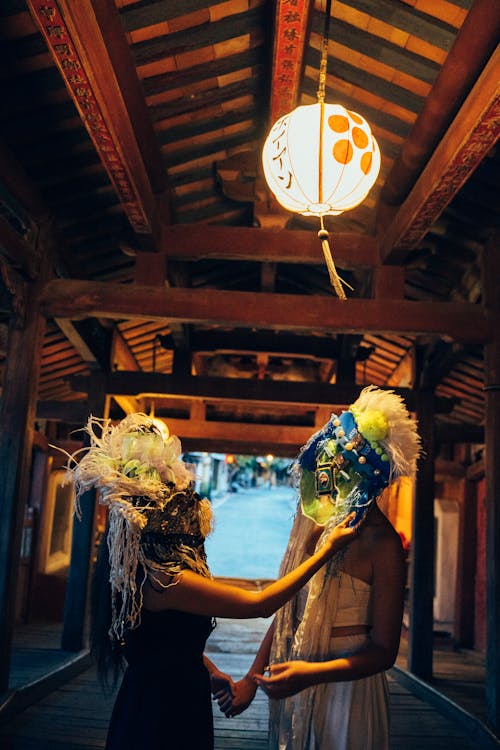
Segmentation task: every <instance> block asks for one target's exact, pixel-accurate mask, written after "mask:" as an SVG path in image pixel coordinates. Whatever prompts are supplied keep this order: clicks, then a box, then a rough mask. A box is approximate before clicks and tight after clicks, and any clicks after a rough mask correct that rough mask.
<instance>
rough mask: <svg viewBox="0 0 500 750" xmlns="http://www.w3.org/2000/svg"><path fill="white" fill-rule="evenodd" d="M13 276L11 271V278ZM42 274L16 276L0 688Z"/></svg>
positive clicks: (1, 485)
mask: <svg viewBox="0 0 500 750" xmlns="http://www.w3.org/2000/svg"><path fill="white" fill-rule="evenodd" d="M12 278H13V277H12V276H11V279H12ZM41 283H42V280H39V281H36V282H33V283H28V282H22V281H21V280H20V279H18V281H17V283H16V286H17V289H16V292H15V295H14V296H15V304H16V305H17V308H18V311H17V314H16V315H14V316H13V317H12V318H11V320H10V324H9V340H8V349H7V360H6V363H5V369H4V375H3V390H2V398H1V405H0V519H1V522H0V693H2V692H3V691H5V690H7V688H8V683H9V669H10V654H11V647H12V632H13V626H14V617H15V598H16V587H17V578H18V569H19V556H20V550H21V537H22V527H23V518H24V509H25V505H26V500H27V493H28V491H29V478H30V467H31V454H32V445H33V426H34V419H35V410H36V402H37V387H38V374H39V363H40V349H41V345H42V339H43V334H44V330H45V319H44V318H43V317H41V316H40V315H39V312H38V300H39V294H40V287H41Z"/></svg>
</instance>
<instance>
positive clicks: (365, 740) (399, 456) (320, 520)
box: [217, 386, 420, 750]
mask: <svg viewBox="0 0 500 750" xmlns="http://www.w3.org/2000/svg"><path fill="white" fill-rule="evenodd" d="M419 451H420V439H419V436H418V434H417V430H416V423H415V421H414V420H412V419H411V418H410V415H409V413H408V411H407V410H406V407H405V406H404V404H403V402H402V400H401V399H400V397H399V396H397V395H396V394H394V393H393V392H391V391H382V390H380V389H378V388H375V387H373V386H371V387H368V388H365V389H364V390H363V391H362V393H361V394H360V397H359V399H358V400H357V401H356V402H355V404H353V405H352V406H351V407H350V409H349V410H348V411H345V412H342V414H341V415H340V416H339V417H337V415H335V414H333V415H332V417H331V419H330V420H329V422H328V423H327V424H326V425H325V426H324V427H323V428H322V429H321V430H320V431H319V432H318V433H316V434H315V435H313V436H312V437H311V439H310V440H309V441H308V443H307V444H306V445H305V446H304V447H303V448H302V450H301V452H300V454H299V456H298V459H297V461H296V464H295V471H296V473H297V478H298V482H299V486H300V510H301V512H300V510H299V512H298V513H297V515H296V518H295V523H294V526H293V529H292V532H291V534H290V540H289V543H288V548H287V551H286V553H285V557H284V559H283V562H282V565H281V570H280V575H283V573H284V572H286V571H287V570H289V569H290V568H291V567H293V566H294V565H296V564H297V562H298V561H300V560H303V559H304V558H305V557H306V556H307V555H309V554H312V553H313V552H314V550H315V549H319V548H320V547H321V545H322V544H323V543H324V539H325V538H326V537H325V535H326V534H327V530H328V529H330V528H331V527H332V525H335V524H337V523H339V521H340V520H342V519H343V518H345V517H346V515H348V514H349V513H351V512H352V511H353V510H354V511H356V513H357V515H356V520H358V519H359V518H362V517H363V518H364V520H363V522H362V524H361V525H360V526H359V527H358V536H357V538H356V539H355V540H354V541H353V542H352V543H351V545H350V546H349V547H348V548H346V550H345V551H343V552H341V553H340V554H338V555H337V556H336V557H334V558H333V559H332V561H331V562H330V563H329V565H327V566H326V567H325V568H324V569H323V570H322V571H320V572H319V573H317V574H316V575H315V576H314V577H313V578H312V579H311V581H310V583H309V585H308V586H307V587H306V588H304V589H302V591H301V592H299V594H298V595H297V596H296V597H295V598H294V599H293V600H292V601H291V602H289V603H288V604H287V605H285V606H284V607H283V608H282V610H280V611H279V612H278V614H277V616H276V618H275V620H274V622H273V624H272V625H271V627H270V628H269V631H268V633H267V634H266V636H265V637H264V639H263V641H262V644H261V646H260V649H259V651H258V653H257V655H256V657H255V660H254V662H253V664H252V666H251V667H250V670H249V672H248V673H247V675H246V676H245V677H244V678H243V679H242V680H240V681H239V682H237V683H236V684H235V687H234V691H233V695H229V694H228V693H227V692H226V693H224V692H222V691H221V692H220V693H219V694H218V695H217V698H218V701H219V706H220V708H221V710H222V711H223V712H224V713H225V714H226V715H227V716H236V715H237V714H239V713H241V712H242V711H244V710H245V708H246V707H247V706H248V705H249V704H250V702H251V701H252V700H253V697H254V695H255V692H256V689H257V686H258V685H260V686H261V687H262V688H263V689H264V690H265V692H266V693H267V694H268V695H269V697H270V698H271V699H272V700H271V702H270V722H269V736H270V740H269V747H270V748H271V749H272V750H387V748H388V747H389V703H388V690H387V682H386V677H385V671H386V670H387V669H389V668H390V667H391V666H392V665H393V663H394V661H395V659H396V655H397V652H398V647H399V638H400V632H401V621H402V614H403V597H404V585H405V564H404V556H403V550H402V545H401V540H400V537H399V534H398V533H397V532H396V531H395V529H394V527H393V526H392V525H391V523H390V522H389V520H388V519H387V518H386V516H385V515H384V514H383V513H382V511H381V510H380V509H379V507H378V505H377V502H376V501H377V498H378V497H379V496H380V494H381V493H382V491H383V489H384V488H385V487H387V486H388V485H389V484H390V483H391V482H392V481H393V480H394V479H395V478H396V477H398V476H403V475H411V474H412V473H413V471H414V469H415V464H416V459H417V457H418V454H419ZM268 664H270V665H271V666H269V667H268V666H267V665H268ZM277 699H282V700H277Z"/></svg>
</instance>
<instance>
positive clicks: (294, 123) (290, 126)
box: [262, 103, 380, 216]
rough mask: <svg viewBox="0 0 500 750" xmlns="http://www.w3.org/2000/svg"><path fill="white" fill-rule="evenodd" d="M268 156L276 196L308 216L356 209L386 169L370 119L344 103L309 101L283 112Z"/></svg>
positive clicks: (269, 177) (268, 146) (265, 151)
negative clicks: (320, 176)
mask: <svg viewBox="0 0 500 750" xmlns="http://www.w3.org/2000/svg"><path fill="white" fill-rule="evenodd" d="M322 107H323V109H322ZM322 111H323V128H322V132H323V143H322V149H321V154H322V159H321V161H322V163H321V165H320V164H319V155H320V148H319V145H320V144H319V139H320V131H321V128H320V117H321V112H322ZM262 160H263V167H264V174H265V177H266V181H267V184H268V185H269V188H270V189H271V191H272V192H273V193H274V195H275V196H276V200H277V201H278V202H279V203H280V204H281V205H282V206H283V207H284V208H286V209H287V210H288V211H294V212H295V213H300V214H304V215H305V216H322V215H326V214H340V213H342V212H343V211H347V210H349V209H351V208H354V207H355V206H357V205H358V204H359V203H361V201H362V200H363V199H364V198H365V197H366V195H367V194H368V192H369V191H370V189H371V188H372V186H373V184H374V183H375V180H376V179H377V176H378V173H379V169H380V151H379V148H378V145H377V142H376V140H375V138H374V137H373V135H372V132H371V130H370V127H369V125H368V123H367V122H366V120H364V118H363V117H361V115H358V114H357V113H356V112H351V111H349V110H347V109H345V108H344V107H342V106H341V105H340V104H323V105H321V104H319V103H318V104H311V105H306V106H302V107H297V109H295V110H294V111H293V112H290V113H289V114H287V115H284V116H283V117H281V118H280V119H279V120H278V121H277V122H276V123H275V125H274V126H273V127H272V129H271V131H270V133H269V135H268V137H267V139H266V142H265V144H264V149H263V152H262ZM320 174H321V175H322V178H321V179H322V182H321V186H320V184H319V179H320V178H319V175H320ZM320 196H321V198H322V200H321V201H320Z"/></svg>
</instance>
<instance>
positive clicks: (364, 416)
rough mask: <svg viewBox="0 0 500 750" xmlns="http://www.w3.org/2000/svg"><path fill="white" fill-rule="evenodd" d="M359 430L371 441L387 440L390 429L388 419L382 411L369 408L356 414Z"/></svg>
mask: <svg viewBox="0 0 500 750" xmlns="http://www.w3.org/2000/svg"><path fill="white" fill-rule="evenodd" d="M356 423H357V425H358V430H359V431H360V433H361V434H362V435H363V437H364V438H365V440H368V442H369V443H377V442H378V441H379V440H385V438H386V437H387V433H388V431H389V425H388V424H387V419H386V418H385V416H384V415H383V413H382V412H381V411H378V410H377V409H368V410H367V411H365V412H362V413H360V414H357V415H356Z"/></svg>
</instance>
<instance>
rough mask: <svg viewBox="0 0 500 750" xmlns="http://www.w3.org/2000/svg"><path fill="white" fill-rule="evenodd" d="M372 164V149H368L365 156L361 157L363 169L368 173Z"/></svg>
mask: <svg viewBox="0 0 500 750" xmlns="http://www.w3.org/2000/svg"><path fill="white" fill-rule="evenodd" d="M371 166H372V153H371V151H366V152H365V153H364V154H363V156H362V157H361V170H362V171H363V172H364V173H365V174H368V172H369V171H370V169H371Z"/></svg>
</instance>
